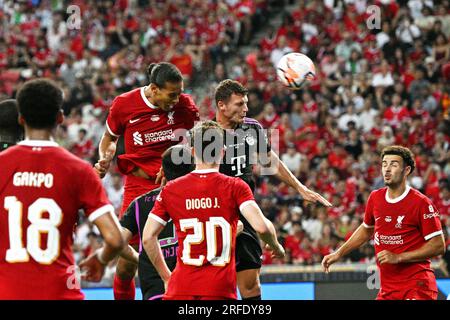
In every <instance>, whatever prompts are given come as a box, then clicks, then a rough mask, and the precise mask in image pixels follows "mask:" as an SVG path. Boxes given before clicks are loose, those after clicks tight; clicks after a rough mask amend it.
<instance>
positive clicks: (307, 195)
mask: <svg viewBox="0 0 450 320" xmlns="http://www.w3.org/2000/svg"><path fill="white" fill-rule="evenodd" d="M298 192H299V193H300V195H301V196H302V197H303V199H304V200H306V201H309V202H313V203H317V202H320V203H321V204H323V205H324V206H326V207H332V206H333V205H332V204H331V203H330V202H329V201H328V200H327V199H325V198H324V197H322V196H321V195H320V194H318V193H317V192H314V191H312V190H310V189H308V188H305V189H300V190H298Z"/></svg>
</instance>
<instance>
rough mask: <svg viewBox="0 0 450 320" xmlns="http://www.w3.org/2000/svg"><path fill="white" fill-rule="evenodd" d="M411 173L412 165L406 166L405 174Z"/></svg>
mask: <svg viewBox="0 0 450 320" xmlns="http://www.w3.org/2000/svg"><path fill="white" fill-rule="evenodd" d="M410 173H411V167H410V166H407V167H406V168H405V174H406V176H409V175H410Z"/></svg>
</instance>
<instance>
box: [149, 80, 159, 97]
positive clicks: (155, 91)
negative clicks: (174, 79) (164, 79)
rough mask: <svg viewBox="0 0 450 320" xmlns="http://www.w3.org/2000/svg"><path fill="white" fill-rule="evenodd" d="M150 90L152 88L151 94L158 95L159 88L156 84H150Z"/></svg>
mask: <svg viewBox="0 0 450 320" xmlns="http://www.w3.org/2000/svg"><path fill="white" fill-rule="evenodd" d="M149 88H150V92H151V93H152V95H155V94H157V93H158V90H159V87H158V86H157V85H156V84H154V83H150V86H149Z"/></svg>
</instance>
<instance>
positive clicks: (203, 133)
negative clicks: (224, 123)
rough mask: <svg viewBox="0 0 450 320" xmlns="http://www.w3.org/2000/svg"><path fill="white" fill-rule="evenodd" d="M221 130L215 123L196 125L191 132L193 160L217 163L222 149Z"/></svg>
mask: <svg viewBox="0 0 450 320" xmlns="http://www.w3.org/2000/svg"><path fill="white" fill-rule="evenodd" d="M223 134H224V132H223V128H222V127H221V126H220V125H219V124H218V123H217V122H215V121H212V120H206V121H202V122H199V123H197V125H196V126H195V127H194V128H192V130H191V145H192V146H193V147H194V151H195V158H196V159H198V160H200V161H202V162H204V163H209V164H213V163H216V164H217V163H219V162H220V160H221V152H220V151H221V150H222V149H223ZM209 152H210V153H209Z"/></svg>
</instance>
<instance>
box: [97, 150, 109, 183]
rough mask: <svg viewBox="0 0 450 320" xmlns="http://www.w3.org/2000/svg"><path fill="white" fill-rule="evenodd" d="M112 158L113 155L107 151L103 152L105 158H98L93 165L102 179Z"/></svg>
mask: <svg viewBox="0 0 450 320" xmlns="http://www.w3.org/2000/svg"><path fill="white" fill-rule="evenodd" d="M112 159H113V155H112V154H111V153H109V152H108V153H106V154H105V158H102V159H99V160H98V161H97V163H96V164H95V165H94V169H95V172H97V174H98V176H99V177H100V178H101V179H103V177H104V176H105V175H106V173H107V172H108V170H109V166H110V165H111V161H112Z"/></svg>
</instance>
